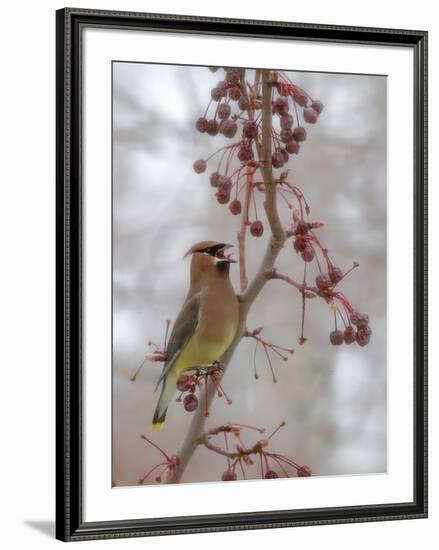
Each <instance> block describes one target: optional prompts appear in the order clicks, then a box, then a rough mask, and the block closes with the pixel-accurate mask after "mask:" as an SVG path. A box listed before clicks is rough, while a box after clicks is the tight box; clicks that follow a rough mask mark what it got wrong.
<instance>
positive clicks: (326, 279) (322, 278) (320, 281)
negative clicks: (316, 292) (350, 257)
mask: <svg viewBox="0 0 439 550" xmlns="http://www.w3.org/2000/svg"><path fill="white" fill-rule="evenodd" d="M332 285H333V283H332V281H331V277H330V276H329V275H328V274H327V273H320V274H319V275H317V277H316V286H317V287H318V288H320V290H328V288H331V286H332Z"/></svg>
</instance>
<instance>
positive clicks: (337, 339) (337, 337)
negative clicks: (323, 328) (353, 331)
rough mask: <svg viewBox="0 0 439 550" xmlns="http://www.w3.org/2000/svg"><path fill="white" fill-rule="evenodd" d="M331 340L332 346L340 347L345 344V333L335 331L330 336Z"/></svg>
mask: <svg viewBox="0 0 439 550" xmlns="http://www.w3.org/2000/svg"><path fill="white" fill-rule="evenodd" d="M329 339H330V340H331V344H332V345H333V346H340V345H341V344H343V339H344V338H343V333H342V331H341V330H333V331H332V332H331V334H330V335H329Z"/></svg>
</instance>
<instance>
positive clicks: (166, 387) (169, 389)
mask: <svg viewBox="0 0 439 550" xmlns="http://www.w3.org/2000/svg"><path fill="white" fill-rule="evenodd" d="M174 393H175V376H172V374H168V375H167V376H165V378H164V380H163V384H162V389H161V392H160V397H159V400H158V403H157V406H156V408H155V412H154V416H153V419H152V426H151V427H152V429H153V430H154V431H157V430H161V429H162V428H163V424H164V423H165V418H166V413H167V411H168V406H169V403H170V402H171V401H172V398H173V397H174Z"/></svg>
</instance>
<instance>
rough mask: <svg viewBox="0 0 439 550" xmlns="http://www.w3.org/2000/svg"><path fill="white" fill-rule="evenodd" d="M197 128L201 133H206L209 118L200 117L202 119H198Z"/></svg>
mask: <svg viewBox="0 0 439 550" xmlns="http://www.w3.org/2000/svg"><path fill="white" fill-rule="evenodd" d="M195 128H196V129H197V130H198V131H199V132H201V133H204V132H205V131H206V128H207V118H205V117H204V116H200V118H198V119H197V122H196V123H195Z"/></svg>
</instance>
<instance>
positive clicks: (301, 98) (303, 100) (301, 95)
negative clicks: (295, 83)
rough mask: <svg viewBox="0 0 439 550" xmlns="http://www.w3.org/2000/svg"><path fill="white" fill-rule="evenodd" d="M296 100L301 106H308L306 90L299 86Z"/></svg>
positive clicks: (295, 94)
mask: <svg viewBox="0 0 439 550" xmlns="http://www.w3.org/2000/svg"><path fill="white" fill-rule="evenodd" d="M294 101H296V102H297V103H298V104H299V105H300V106H301V107H306V105H307V104H308V97H307V95H306V94H305V92H303V91H302V90H300V89H299V88H295V89H294Z"/></svg>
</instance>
